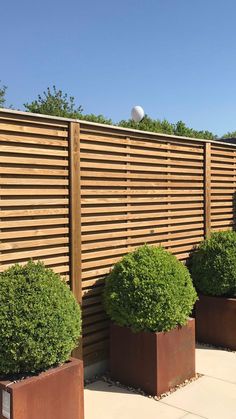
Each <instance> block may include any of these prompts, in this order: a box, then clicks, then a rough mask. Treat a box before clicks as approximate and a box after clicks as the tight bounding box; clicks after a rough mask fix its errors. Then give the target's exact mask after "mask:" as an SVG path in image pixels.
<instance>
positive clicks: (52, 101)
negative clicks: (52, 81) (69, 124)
mask: <svg viewBox="0 0 236 419" xmlns="http://www.w3.org/2000/svg"><path fill="white" fill-rule="evenodd" d="M24 107H25V109H26V110H27V111H28V112H33V113H39V114H44V115H54V116H61V117H64V118H75V119H76V118H80V116H81V113H82V111H83V109H82V107H81V106H79V107H76V105H75V98H74V97H73V96H68V94H67V93H63V92H62V90H60V89H57V88H56V86H53V87H52V90H51V89H50V87H48V88H47V90H46V91H44V92H43V94H42V95H38V98H37V99H36V100H34V101H33V102H31V103H24Z"/></svg>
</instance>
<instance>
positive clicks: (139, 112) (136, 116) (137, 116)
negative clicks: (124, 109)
mask: <svg viewBox="0 0 236 419" xmlns="http://www.w3.org/2000/svg"><path fill="white" fill-rule="evenodd" d="M144 115H145V114H144V110H143V108H142V107H141V106H134V108H133V109H132V111H131V118H132V119H133V121H135V122H140V121H142V119H143V117H144Z"/></svg>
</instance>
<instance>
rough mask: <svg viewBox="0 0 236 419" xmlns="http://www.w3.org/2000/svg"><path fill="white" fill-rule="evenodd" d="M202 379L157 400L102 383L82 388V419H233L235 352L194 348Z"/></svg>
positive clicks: (235, 371) (235, 401)
mask: <svg viewBox="0 0 236 419" xmlns="http://www.w3.org/2000/svg"><path fill="white" fill-rule="evenodd" d="M196 370H197V372H199V373H201V374H204V376H203V377H201V378H199V379H198V380H196V381H194V382H192V383H190V384H188V385H187V386H186V387H183V388H181V389H179V390H177V391H176V392H174V393H172V394H171V395H169V396H167V397H165V398H163V399H162V400H160V401H155V400H154V399H152V398H148V397H144V396H141V395H138V394H134V393H131V392H129V391H128V390H125V389H121V388H119V387H116V386H109V385H108V384H107V383H104V382H103V381H96V382H95V383H93V384H90V385H89V386H87V387H86V389H85V419H180V418H184V419H197V418H207V419H236V353H234V352H227V351H223V350H219V349H212V348H207V347H199V348H197V354H196Z"/></svg>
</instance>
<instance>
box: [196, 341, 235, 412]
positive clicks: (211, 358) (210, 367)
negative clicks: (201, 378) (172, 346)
mask: <svg viewBox="0 0 236 419" xmlns="http://www.w3.org/2000/svg"><path fill="white" fill-rule="evenodd" d="M196 371H197V372H199V373H201V374H204V375H208V376H209V377H215V378H219V379H221V380H226V381H229V382H231V383H236V353H235V352H229V351H224V350H220V349H216V348H209V347H204V346H202V347H201V346H200V345H199V346H198V348H197V350H196ZM235 417H236V415H235Z"/></svg>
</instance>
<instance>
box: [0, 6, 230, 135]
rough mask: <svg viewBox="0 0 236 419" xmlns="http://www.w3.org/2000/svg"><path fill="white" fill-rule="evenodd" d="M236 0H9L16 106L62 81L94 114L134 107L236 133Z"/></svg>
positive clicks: (7, 76)
mask: <svg viewBox="0 0 236 419" xmlns="http://www.w3.org/2000/svg"><path fill="white" fill-rule="evenodd" d="M235 16H236V2H235V0H220V1H219V0H120V1H113V0H100V1H96V0H84V1H81V0H67V1H65V0H47V1H46V0H40V1H37V2H32V0H30V1H29V0H21V1H17V0H15V1H14V0H9V1H8V2H7V1H5V2H1V25H0V35H1V66H0V80H1V81H2V83H4V84H6V85H7V86H8V94H7V99H8V103H12V104H13V105H14V106H15V107H16V108H19V109H23V103H25V102H27V101H31V100H33V99H35V98H36V96H37V94H38V93H41V92H42V91H43V90H45V89H46V87H47V86H52V85H53V84H55V85H56V86H57V87H58V88H61V89H62V90H64V91H65V92H67V93H68V94H71V95H73V96H75V98H76V102H77V104H78V105H79V104H81V105H82V106H83V108H84V111H85V112H86V113H95V114H104V115H105V116H107V117H109V118H112V119H113V120H114V121H119V120H120V119H127V118H129V116H130V110H131V108H132V106H133V105H136V104H139V105H142V106H143V108H144V109H145V112H146V113H147V114H148V115H149V116H151V117H153V118H161V119H162V118H167V119H168V120H169V121H170V122H176V121H178V120H180V119H181V120H183V121H184V122H186V124H187V125H189V126H191V127H193V128H196V129H208V130H210V131H213V132H214V133H216V134H218V135H222V134H224V133H225V132H227V131H232V130H236V94H235V93H236V42H235V41H236V32H235Z"/></svg>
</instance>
